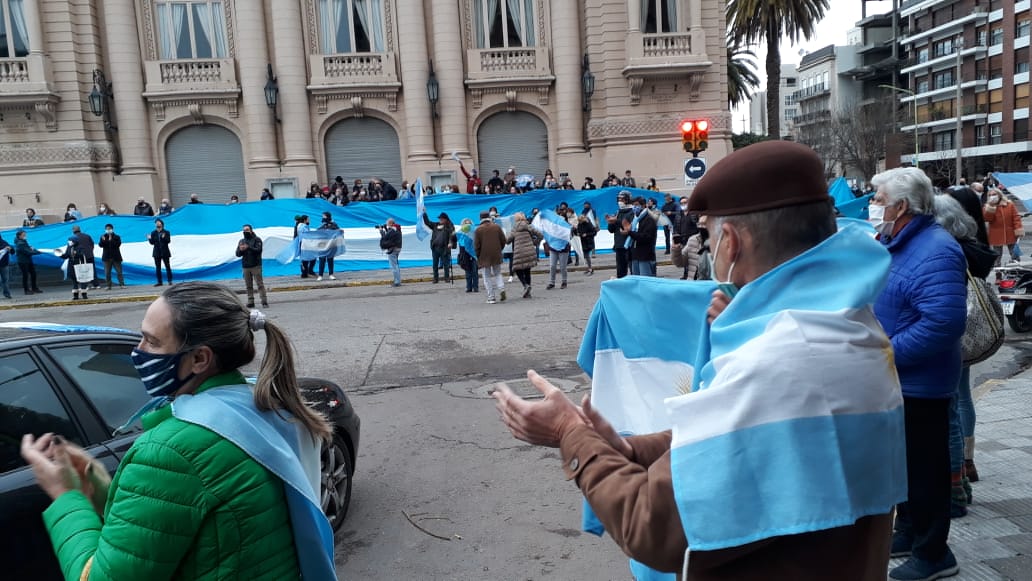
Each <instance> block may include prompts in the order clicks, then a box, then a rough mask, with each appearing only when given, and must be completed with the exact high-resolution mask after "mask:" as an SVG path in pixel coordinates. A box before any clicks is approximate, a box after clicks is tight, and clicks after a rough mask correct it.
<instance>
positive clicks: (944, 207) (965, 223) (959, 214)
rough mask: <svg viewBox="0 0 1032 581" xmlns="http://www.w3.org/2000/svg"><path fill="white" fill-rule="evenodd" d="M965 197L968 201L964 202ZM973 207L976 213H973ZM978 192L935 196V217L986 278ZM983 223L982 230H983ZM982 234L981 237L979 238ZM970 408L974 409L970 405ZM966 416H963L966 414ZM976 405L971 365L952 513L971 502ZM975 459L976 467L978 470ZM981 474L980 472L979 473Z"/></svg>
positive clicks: (959, 406)
mask: <svg viewBox="0 0 1032 581" xmlns="http://www.w3.org/2000/svg"><path fill="white" fill-rule="evenodd" d="M961 200H964V202H961ZM968 207H970V208H971V209H972V210H973V211H974V213H973V214H969V213H968V210H967V208H968ZM981 214H982V212H981V208H980V204H979V201H978V196H977V194H975V193H974V192H973V191H971V190H970V189H969V188H967V187H959V186H955V187H953V188H950V189H949V190H947V193H945V194H939V195H937V196H935V221H936V223H938V224H939V225H940V226H942V228H943V229H944V230H946V232H947V233H948V234H949V235H950V236H953V238H954V239H955V240H956V241H957V243H958V244H960V248H961V250H963V252H964V259H965V262H966V264H967V271H968V272H969V273H970V274H971V276H973V277H977V278H981V279H985V278H986V277H987V276H989V273H990V272H992V269H993V263H994V262H995V261H996V253H995V252H993V249H992V248H990V247H989V244H988V243H986V242H985V241H984V240H986V232H985V222H984V221H983V220H982V215H981ZM979 226H981V232H979ZM979 235H981V239H980V238H979ZM968 408H970V409H968ZM962 413H963V416H964V417H962V415H961V414H962ZM974 413H975V410H974V405H973V402H972V401H971V368H970V366H967V365H964V366H963V367H961V372H960V381H959V382H957V388H956V390H955V391H954V393H953V398H952V399H951V400H950V482H951V485H952V490H951V494H950V502H951V505H950V516H951V517H953V518H957V517H962V516H964V515H966V514H967V506H968V505H969V504H971V497H972V489H971V483H970V477H969V476H968V474H967V472H966V466H965V446H964V444H965V442H966V439H967V438H968V437H970V438H971V439H972V446H973V439H974V423H975V420H974ZM973 467H974V463H973V462H972V471H974V468H973ZM975 476H976V477H977V473H976V474H975Z"/></svg>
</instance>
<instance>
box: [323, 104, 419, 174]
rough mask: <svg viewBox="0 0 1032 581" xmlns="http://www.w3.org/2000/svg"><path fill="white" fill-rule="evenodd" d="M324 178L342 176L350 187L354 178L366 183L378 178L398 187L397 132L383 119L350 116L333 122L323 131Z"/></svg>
mask: <svg viewBox="0 0 1032 581" xmlns="http://www.w3.org/2000/svg"><path fill="white" fill-rule="evenodd" d="M325 145H326V173H327V174H328V175H327V180H333V178H335V177H336V176H341V177H342V178H344V182H345V183H347V184H348V185H349V187H350V185H351V184H352V183H354V181H355V180H356V179H361V180H362V181H363V182H365V183H368V182H369V178H373V177H378V178H382V179H383V180H384V181H386V182H388V183H390V184H392V185H393V186H394V187H399V186H400V184H401V181H402V179H404V176H402V174H401V145H400V144H399V142H398V133H397V132H396V131H395V130H394V128H393V127H391V126H390V125H389V124H387V123H386V122H384V121H381V120H379V119H373V118H370V117H353V118H350V119H344V120H342V121H339V122H337V123H336V124H334V125H333V127H331V128H330V130H329V131H327V132H326V141H325Z"/></svg>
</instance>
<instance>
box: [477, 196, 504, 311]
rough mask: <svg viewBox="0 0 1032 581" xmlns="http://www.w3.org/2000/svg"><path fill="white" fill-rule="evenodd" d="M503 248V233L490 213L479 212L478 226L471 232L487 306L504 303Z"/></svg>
mask: <svg viewBox="0 0 1032 581" xmlns="http://www.w3.org/2000/svg"><path fill="white" fill-rule="evenodd" d="M503 248H505V232H504V231H503V230H502V227H501V226H499V225H498V224H495V222H494V220H492V219H491V212H489V211H482V212H480V225H479V226H477V229H476V230H474V231H473V249H474V250H475V251H476V253H477V266H479V267H480V271H481V272H482V273H483V275H484V290H485V291H487V304H489V305H493V304H495V303H497V302H498V301H501V302H503V303H504V302H505V279H503V278H502V249H503Z"/></svg>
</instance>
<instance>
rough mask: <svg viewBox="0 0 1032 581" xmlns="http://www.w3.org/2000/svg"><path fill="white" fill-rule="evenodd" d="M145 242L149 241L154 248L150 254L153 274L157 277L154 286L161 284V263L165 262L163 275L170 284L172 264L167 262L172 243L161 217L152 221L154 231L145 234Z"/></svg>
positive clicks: (169, 233) (170, 253)
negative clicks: (156, 282)
mask: <svg viewBox="0 0 1032 581" xmlns="http://www.w3.org/2000/svg"><path fill="white" fill-rule="evenodd" d="M147 242H150V244H151V246H153V247H154V250H153V251H152V252H151V256H153V257H154V275H155V276H157V277H158V284H156V285H154V286H161V284H162V283H161V263H162V262H164V263H165V276H166V277H167V278H168V284H172V265H171V264H169V259H170V258H172V249H171V248H169V245H170V244H171V243H172V233H171V232H169V231H168V230H165V222H164V221H163V220H161V219H158V220H155V221H154V231H152V232H151V233H150V234H149V235H147Z"/></svg>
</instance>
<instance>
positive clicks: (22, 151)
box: [0, 141, 114, 172]
mask: <svg viewBox="0 0 1032 581" xmlns="http://www.w3.org/2000/svg"><path fill="white" fill-rule="evenodd" d="M113 162H114V148H113V145H112V144H111V142H110V141H70V142H65V143H17V144H6V145H0V170H4V171H9V170H12V169H21V170H25V171H27V172H31V171H34V170H38V169H49V168H55V167H69V166H99V165H110V164H112V163H113Z"/></svg>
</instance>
